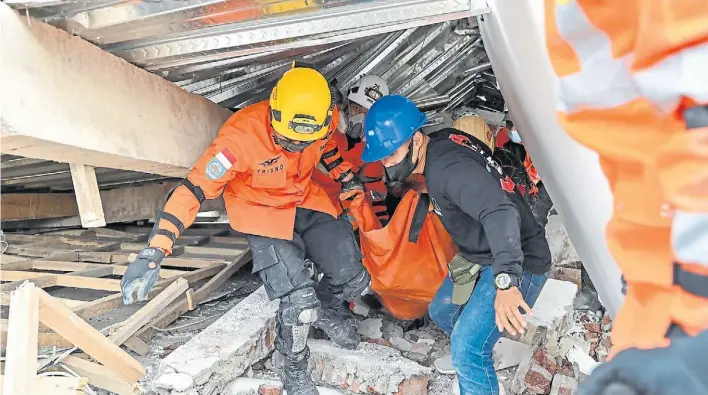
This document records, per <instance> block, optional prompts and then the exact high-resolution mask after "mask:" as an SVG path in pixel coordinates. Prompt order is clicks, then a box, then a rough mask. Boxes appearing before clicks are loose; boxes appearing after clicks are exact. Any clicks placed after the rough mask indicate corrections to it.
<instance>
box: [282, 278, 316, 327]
mask: <svg viewBox="0 0 708 395" xmlns="http://www.w3.org/2000/svg"><path fill="white" fill-rule="evenodd" d="M319 308H320V301H319V299H317V295H316V294H315V289H314V288H313V287H305V288H301V289H297V290H295V291H293V292H291V293H289V294H288V295H285V296H283V297H282V298H280V312H279V314H278V316H279V317H280V323H281V324H283V325H288V326H292V325H301V324H312V323H313V322H315V321H316V320H317V310H318V309H319Z"/></svg>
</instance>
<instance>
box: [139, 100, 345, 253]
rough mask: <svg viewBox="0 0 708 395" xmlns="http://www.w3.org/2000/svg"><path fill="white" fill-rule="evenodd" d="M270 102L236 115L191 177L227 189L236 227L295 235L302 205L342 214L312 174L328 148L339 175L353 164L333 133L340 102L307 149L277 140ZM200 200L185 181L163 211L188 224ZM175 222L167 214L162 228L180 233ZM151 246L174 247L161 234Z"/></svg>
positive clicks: (208, 188)
mask: <svg viewBox="0 0 708 395" xmlns="http://www.w3.org/2000/svg"><path fill="white" fill-rule="evenodd" d="M268 108H269V106H268V102H267V101H263V102H260V103H256V104H253V105H250V106H248V107H245V108H244V109H242V110H240V111H238V112H236V113H235V114H234V115H232V116H231V117H230V118H229V119H228V120H227V121H226V123H225V124H224V126H222V127H221V130H220V131H219V134H218V135H217V137H216V139H215V140H214V141H213V142H212V144H211V146H210V147H209V148H208V149H207V151H206V152H205V153H204V154H203V155H202V157H201V158H200V159H199V160H198V161H197V163H196V164H195V165H194V166H193V168H192V170H191V172H190V173H189V175H188V176H187V180H188V181H189V182H191V183H192V184H194V185H195V186H196V187H198V188H199V189H200V190H201V191H202V192H203V194H204V196H205V198H206V199H214V198H217V197H218V196H219V195H221V194H222V192H223V196H224V203H225V205H226V211H227V213H228V217H229V222H230V224H231V227H232V228H233V229H235V230H236V231H239V232H242V233H246V234H254V235H260V236H267V237H273V238H278V239H284V240H291V239H292V237H293V226H294V223H295V209H296V208H297V207H303V208H307V209H311V210H315V211H320V212H323V213H327V214H330V215H332V216H335V215H336V214H337V211H336V209H335V208H334V206H333V205H332V202H331V201H330V199H329V197H328V196H327V194H326V193H325V191H324V190H323V189H322V188H321V187H320V186H319V185H317V184H314V183H313V182H312V180H311V179H312V174H313V172H314V171H317V170H316V167H317V164H318V163H320V159H321V158H322V156H323V154H327V159H326V160H324V162H323V164H325V165H328V166H329V165H330V164H331V163H333V162H334V163H336V165H335V166H331V167H332V170H331V171H330V176H332V177H334V178H338V177H340V176H342V175H344V174H346V173H348V172H350V169H351V166H350V165H349V164H348V163H346V162H345V161H343V160H341V156H340V155H339V153H338V152H337V147H336V143H335V141H334V140H332V139H330V136H331V133H332V131H334V130H335V129H336V127H337V121H338V119H339V117H338V116H337V114H338V109H337V108H335V110H334V114H333V118H332V119H333V121H332V124H331V125H330V135H329V136H328V137H327V138H325V139H323V140H320V141H316V142H315V143H314V144H312V145H311V146H309V147H308V148H306V149H305V150H304V151H303V152H302V153H290V152H286V151H285V150H283V149H282V148H281V147H280V146H279V145H277V144H275V143H274V142H273V131H272V129H271V127H270V120H269V111H268ZM199 206H200V202H199V201H198V199H197V198H196V197H195V194H194V193H193V192H192V191H191V190H190V189H189V188H188V187H187V186H185V185H180V186H179V187H178V188H177V189H175V190H174V192H173V193H172V196H171V197H170V198H169V199H168V201H167V203H166V204H165V207H164V209H163V212H164V213H166V214H167V216H173V217H174V218H176V219H177V220H179V221H181V223H182V224H183V225H184V228H186V227H189V226H190V225H191V224H192V223H193V222H194V220H195V219H196V215H197V213H198V212H199ZM173 222H174V220H173V221H170V220H168V219H164V218H163V219H161V220H160V221H159V229H164V230H166V231H168V232H172V233H174V234H177V236H179V231H180V230H179V229H178V227H177V226H175V224H174V223H173ZM150 246H153V247H160V248H163V249H165V250H167V251H170V250H171V248H172V240H170V237H168V236H165V235H161V234H158V235H156V236H155V237H153V238H152V240H151V242H150Z"/></svg>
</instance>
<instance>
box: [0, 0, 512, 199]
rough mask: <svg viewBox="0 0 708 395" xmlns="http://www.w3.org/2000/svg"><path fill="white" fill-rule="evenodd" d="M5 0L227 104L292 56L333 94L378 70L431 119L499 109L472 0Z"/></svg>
mask: <svg viewBox="0 0 708 395" xmlns="http://www.w3.org/2000/svg"><path fill="white" fill-rule="evenodd" d="M6 3H8V4H10V5H11V6H13V7H15V8H17V9H18V10H19V11H20V12H22V13H25V14H29V15H31V16H33V17H35V18H38V19H40V20H43V21H45V22H48V23H50V24H53V25H55V26H57V27H60V28H62V29H65V30H67V31H68V32H70V33H73V34H76V35H79V36H81V37H83V38H84V39H86V40H89V41H91V42H93V43H95V44H96V45H98V46H100V47H101V48H103V49H104V50H106V51H108V52H111V53H113V54H115V55H116V56H120V57H122V58H124V59H126V60H127V61H129V62H131V63H134V64H136V65H137V66H139V67H142V68H144V69H145V70H148V71H150V72H152V73H155V74H157V75H160V76H162V77H164V78H166V79H168V80H170V81H172V82H174V83H175V84H177V85H178V86H180V87H182V88H183V89H185V90H187V91H189V92H192V93H195V94H199V95H202V96H204V97H206V98H208V99H209V100H211V101H213V102H215V103H218V104H219V105H222V106H224V107H228V108H231V109H237V108H241V107H243V106H246V105H248V104H251V103H254V102H257V101H260V100H264V99H266V98H267V97H268V95H269V93H270V90H271V88H272V86H273V85H274V84H275V82H276V81H277V79H278V78H279V76H280V75H281V74H282V73H283V72H284V71H285V70H287V69H288V67H289V65H290V64H291V62H292V61H293V60H300V61H305V62H308V63H310V64H314V65H315V66H316V67H318V68H319V69H320V70H321V71H322V72H323V73H324V74H325V75H326V76H327V78H328V79H329V80H330V81H333V82H334V81H336V85H337V86H338V87H339V88H340V90H341V91H342V92H346V90H347V89H348V88H349V87H350V86H351V85H352V84H353V83H354V82H355V81H356V80H357V79H358V78H360V77H361V76H362V75H365V74H367V73H374V74H378V75H380V76H382V77H383V78H384V79H386V80H387V81H388V82H389V85H390V87H391V89H392V92H394V93H399V94H404V95H407V96H409V97H410V98H411V99H413V100H414V101H415V102H416V103H418V104H419V106H420V107H421V108H422V109H423V110H425V111H427V113H428V115H429V118H430V119H431V120H432V123H435V122H436V120H438V121H439V120H440V119H442V117H440V116H439V112H440V111H441V110H446V111H458V112H459V111H468V110H469V109H470V108H483V109H485V110H489V111H496V112H501V111H503V108H504V103H503V99H502V98H501V94H500V93H499V90H498V87H497V84H496V79H495V78H494V76H493V74H492V72H491V65H490V63H489V60H488V59H487V56H486V53H485V52H484V48H483V46H482V42H481V38H480V35H479V30H478V29H477V27H476V23H475V22H474V18H470V17H472V16H475V15H478V14H480V13H484V12H488V10H487V9H484V8H480V7H476V6H475V1H470V0H374V1H372V0H316V1H313V0H183V1H179V0H171V1H153V0H149V1H134V0H130V1H118V0H96V1H76V0H70V1H54V0H35V1H18V0H6ZM470 21H471V22H470ZM461 108H462V109H463V110H460V109H461ZM3 162H5V160H3ZM43 166H45V167H46V168H47V169H58V168H59V167H57V164H51V163H48V164H46V165H43ZM45 170H46V169H45ZM64 170H67V169H66V168H64ZM52 171H53V170H52ZM57 171H61V170H57ZM6 173H7V171H5V166H4V165H3V173H2V180H3V181H2V186H3V190H5V188H7V187H9V186H11V185H22V181H19V180H22V179H18V178H16V177H17V176H16V175H11V176H7V174H6ZM46 173H51V171H46ZM9 174H13V173H12V172H10V173H9ZM38 174H39V173H38ZM61 174H66V173H57V174H53V175H52V176H51V177H52V178H51V180H52V182H58V181H57V179H58V177H60V175H61ZM13 177H15V178H13ZM42 177H44V176H42ZM47 177H49V176H47ZM61 177H63V176H61ZM106 177H108V176H106ZM135 177H137V179H141V177H143V175H140V176H138V175H135ZM26 180H27V181H28V182H29V181H30V179H29V178H28V179H26ZM39 180H49V178H40V176H39V175H35V176H34V181H36V182H38V184H29V183H28V184H26V185H27V186H28V187H29V186H30V185H40V184H41V181H39ZM62 180H63V178H62ZM34 181H33V182H34ZM69 181H70V180H69ZM13 182H16V184H12V183H13ZM61 185H62V186H64V185H66V183H65V182H64V181H62V184H61Z"/></svg>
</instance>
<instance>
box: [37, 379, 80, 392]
mask: <svg viewBox="0 0 708 395" xmlns="http://www.w3.org/2000/svg"><path fill="white" fill-rule="evenodd" d="M33 384H34V385H33V392H32V393H33V394H52V395H84V394H85V392H84V388H86V384H88V379H86V378H85V377H57V376H45V377H37V378H36V380H35V382H34V383H33Z"/></svg>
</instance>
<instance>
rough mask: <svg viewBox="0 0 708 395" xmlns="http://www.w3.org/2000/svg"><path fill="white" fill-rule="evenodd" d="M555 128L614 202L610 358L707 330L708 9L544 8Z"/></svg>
mask: <svg viewBox="0 0 708 395" xmlns="http://www.w3.org/2000/svg"><path fill="white" fill-rule="evenodd" d="M546 38H547V44H548V50H549V52H550V55H551V63H552V65H553V68H554V69H555V71H556V73H557V74H558V76H559V99H560V100H559V104H558V106H559V107H558V111H559V119H560V122H561V124H562V126H563V127H564V128H565V129H566V130H567V131H568V133H569V134H570V135H571V136H572V137H573V138H574V139H576V140H577V141H579V142H580V143H582V144H584V145H586V146H587V147H589V148H591V149H593V150H595V151H597V152H598V153H599V155H600V164H601V166H602V169H603V171H604V173H605V175H606V176H607V178H608V180H609V182H610V187H611V189H612V192H613V194H614V213H613V217H612V219H611V220H610V223H609V224H608V227H607V240H608V245H609V248H610V250H611V252H612V254H613V255H614V257H615V259H616V260H617V263H618V265H619V266H620V268H621V270H622V272H623V275H624V278H625V280H626V282H627V295H626V300H625V302H624V304H623V305H622V307H621V309H620V311H619V313H618V314H617V317H616V319H615V325H614V329H613V333H612V338H613V343H614V344H615V345H616V347H615V348H614V349H613V354H614V353H617V352H618V351H621V350H622V349H624V348H628V347H630V346H637V347H639V348H653V347H658V346H663V345H666V344H667V343H668V339H667V338H666V335H667V331H668V330H669V329H672V330H673V329H675V328H676V327H675V326H673V325H676V326H678V327H680V329H682V330H683V331H684V332H686V333H687V334H689V335H696V334H697V333H698V332H700V331H701V330H704V329H706V328H708V127H707V126H708V122H706V120H705V118H704V119H703V121H698V120H697V119H696V118H700V117H694V116H692V115H693V114H696V113H698V114H701V113H702V114H704V115H703V116H704V117H705V114H706V112H705V111H707V110H708V108H703V107H702V106H705V105H706V104H707V103H708V84H707V83H706V78H705V76H706V75H708V1H705V0H693V1H669V0H625V1H606V0H605V1H602V0H601V1H597V0H559V1H554V0H546Z"/></svg>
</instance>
